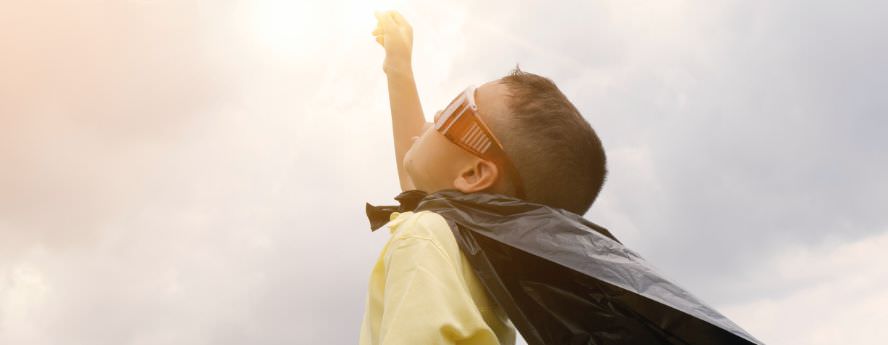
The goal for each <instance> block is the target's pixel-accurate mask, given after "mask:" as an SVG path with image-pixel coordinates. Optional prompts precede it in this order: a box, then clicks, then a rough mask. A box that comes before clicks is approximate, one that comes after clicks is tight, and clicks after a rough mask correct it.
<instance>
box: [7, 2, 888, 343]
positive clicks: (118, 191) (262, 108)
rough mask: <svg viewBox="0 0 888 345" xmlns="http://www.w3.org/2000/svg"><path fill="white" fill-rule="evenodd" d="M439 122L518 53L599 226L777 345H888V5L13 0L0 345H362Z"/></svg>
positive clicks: (517, 60) (9, 12) (506, 69)
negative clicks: (402, 60)
mask: <svg viewBox="0 0 888 345" xmlns="http://www.w3.org/2000/svg"><path fill="white" fill-rule="evenodd" d="M385 9H396V10H398V11H400V12H402V13H403V14H404V15H405V16H406V18H407V19H408V20H409V21H410V23H411V24H412V25H413V27H414V36H415V42H414V43H415V47H414V58H413V61H414V70H415V75H416V78H417V80H416V81H417V85H418V88H419V91H420V96H421V100H422V104H423V107H424V111H425V114H426V118H427V119H429V118H430V117H431V114H434V112H435V111H436V110H438V109H440V108H441V107H443V106H444V105H446V103H447V102H448V101H449V100H450V99H451V98H452V97H453V95H454V94H455V93H458V92H459V91H460V90H462V89H463V88H464V87H465V85H468V84H481V83H484V82H486V81H489V80H494V79H497V78H499V77H502V76H504V75H505V74H506V73H508V72H509V70H511V69H512V68H513V67H515V66H516V65H520V66H521V68H522V69H524V70H525V71H528V72H533V73H537V74H540V75H543V76H546V77H548V78H551V79H552V80H553V81H555V83H556V84H557V85H558V86H559V87H560V88H561V90H562V91H563V92H564V93H565V94H566V95H567V96H568V98H569V99H571V100H572V101H573V103H574V104H575V105H576V106H577V108H578V109H579V110H580V112H581V113H582V114H583V116H584V117H585V118H586V120H588V121H589V123H590V124H591V125H592V126H593V127H594V128H595V129H596V131H597V132H598V134H599V136H600V137H601V139H602V142H603V144H604V146H605V149H606V152H607V155H608V164H609V165H608V167H609V170H610V174H609V177H608V180H607V182H606V184H605V186H604V189H603V191H602V194H601V195H600V196H599V198H598V200H597V201H596V203H595V205H593V207H592V209H591V210H590V212H589V213H587V214H586V215H584V216H585V217H586V218H587V219H589V220H591V221H593V222H595V223H597V224H600V225H603V226H605V227H607V228H609V229H610V230H611V231H612V232H613V233H614V234H615V235H616V236H617V237H618V238H620V239H621V240H622V241H623V242H624V243H625V244H626V245H627V246H628V247H629V248H631V249H633V250H634V251H636V252H638V253H639V254H641V255H642V256H643V257H645V258H646V259H647V260H648V261H649V262H651V263H652V264H653V265H654V266H656V267H657V268H659V269H660V270H661V271H662V272H663V273H664V274H665V275H666V276H667V277H670V278H671V279H672V280H673V281H675V282H676V283H678V284H679V285H680V286H683V287H684V288H686V289H687V290H689V291H690V292H692V293H694V294H695V295H696V296H697V297H699V298H700V299H702V300H704V301H706V302H707V303H709V304H710V305H712V306H713V307H715V308H716V309H717V310H719V311H721V312H722V313H723V314H725V315H726V316H728V317H729V318H731V319H732V320H733V321H735V322H736V323H737V324H738V325H740V326H741V327H743V328H744V329H746V330H747V331H748V332H749V333H751V334H752V335H754V336H755V337H756V338H758V339H760V340H762V341H764V342H766V343H768V344H837V343H841V344H875V343H880V342H882V341H883V340H884V339H885V338H886V337H888V330H886V329H885V327H884V325H885V324H886V323H888V271H886V270H885V269H883V268H882V267H881V265H880V264H879V262H882V263H884V262H888V251H885V250H884V248H886V247H888V217H886V215H885V211H884V209H885V205H888V178H886V177H888V160H886V159H885V152H888V137H885V136H884V135H883V134H882V132H883V131H884V130H885V129H886V128H888V117H886V116H885V115H886V114H888V98H886V97H885V96H884V95H885V94H886V92H888V67H886V66H885V64H884V61H888V56H886V55H888V43H886V42H888V37H886V36H888V28H886V27H885V24H883V20H882V19H883V18H884V15H885V14H886V13H888V12H886V10H888V5H886V4H884V3H883V2H877V1H866V0H855V1H848V2H842V3H841V4H839V3H835V2H827V1H788V0H772V1H740V0H736V1H692V0H686V1H681V0H659V1H641V0H635V1H625V0H624V1H562V2H558V3H552V2H543V1H538V2H534V1H501V0H495V1H484V2H477V1H467V0H465V1H449V2H446V3H445V2H436V1H430V0H420V1H408V0H402V1H399V0H391V1H383V0H380V1H359V0H354V1H350V0H331V1H324V2H320V1H318V2H299V1H295V2H294V1H282V0H280V1H278V0H255V1H234V0H230V1H213V2H210V1H193V0H177V1H173V0H131V1H99V0H81V1H76V0H67V1H65V0H56V1H47V0H28V1H25V0H7V1H3V2H0V76H2V77H0V344H34V345H54V344H74V345H77V344H91V345H92V344H96V345H101V344H139V345H141V344H146V345H148V344H151V345H153V344H245V343H250V344H314V343H319V344H352V343H356V342H357V338H358V333H359V330H360V323H361V318H362V315H363V310H364V299H365V297H366V292H367V283H368V279H369V273H370V269H371V267H372V265H373V264H374V262H375V261H376V259H377V256H378V255H379V252H380V250H381V249H382V246H383V245H384V244H385V242H386V240H387V237H388V235H387V234H386V233H384V232H378V233H371V232H370V231H369V224H368V222H367V219H366V217H365V215H364V203H365V202H370V203H372V204H377V205H378V204H392V203H395V201H394V200H393V199H392V198H393V197H394V196H395V195H397V194H398V193H399V192H400V190H399V185H398V180H397V170H396V166H395V158H394V146H393V141H392V137H391V122H390V121H391V120H390V117H389V116H390V115H389V109H388V98H387V90H386V83H385V76H384V74H383V71H382V60H383V51H382V49H381V48H380V47H379V46H378V45H377V44H376V42H375V41H374V39H373V36H372V35H371V32H372V30H373V28H374V27H375V25H376V23H375V19H374V17H373V11H374V10H385Z"/></svg>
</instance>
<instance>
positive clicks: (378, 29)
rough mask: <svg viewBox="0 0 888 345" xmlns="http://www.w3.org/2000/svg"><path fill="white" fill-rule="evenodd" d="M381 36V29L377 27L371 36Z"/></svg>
mask: <svg viewBox="0 0 888 345" xmlns="http://www.w3.org/2000/svg"><path fill="white" fill-rule="evenodd" d="M382 34H383V31H382V28H381V27H379V26H377V27H376V29H373V36H378V35H382Z"/></svg>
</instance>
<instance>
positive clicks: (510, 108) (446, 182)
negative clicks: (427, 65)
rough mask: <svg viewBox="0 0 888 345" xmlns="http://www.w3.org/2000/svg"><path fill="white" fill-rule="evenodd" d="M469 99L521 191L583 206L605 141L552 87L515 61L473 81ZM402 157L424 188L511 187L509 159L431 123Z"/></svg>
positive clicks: (601, 165)
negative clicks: (498, 74) (464, 144)
mask: <svg viewBox="0 0 888 345" xmlns="http://www.w3.org/2000/svg"><path fill="white" fill-rule="evenodd" d="M475 102H476V104H477V105H478V110H477V114H478V115H479V116H480V117H481V119H482V121H483V122H485V123H486V124H487V126H489V127H490V130H491V131H492V132H493V135H494V136H496V137H497V138H498V139H499V141H500V142H501V143H502V146H503V149H504V151H505V153H506V155H507V156H508V158H509V159H510V160H511V162H512V163H513V164H514V166H515V168H516V169H517V170H518V174H519V175H520V178H521V180H522V182H523V185H524V192H525V194H526V198H525V199H526V200H527V201H531V202H536V203H541V204H546V205H549V206H552V207H558V208H563V209H566V210H568V211H571V212H574V213H577V214H584V213H586V211H587V210H588V209H589V207H590V206H591V205H592V202H593V201H594V200H595V198H596V197H597V196H598V193H599V191H600V190H601V186H602V185H603V184H604V178H605V175H606V173H607V170H606V168H605V154H604V149H603V148H602V146H601V141H600V140H599V139H598V136H597V135H596V134H595V131H594V130H593V129H592V127H591V126H590V125H589V123H588V122H586V120H585V119H583V117H582V116H581V115H580V113H579V111H577V109H576V107H574V106H573V104H571V102H570V101H569V100H568V99H567V97H565V96H564V94H563V93H561V91H560V90H558V87H557V86H555V84H554V83H553V82H552V81H551V80H549V79H547V78H544V77H541V76H538V75H536V74H532V73H527V72H524V71H521V70H520V69H518V68H516V69H515V70H514V71H512V73H511V74H509V75H507V76H505V77H503V78H501V79H498V80H494V81H491V82H488V83H486V84H484V85H481V86H480V87H478V89H477V91H476V93H475ZM439 115H440V111H439V112H438V113H436V115H435V118H436V119H437V117H438V116H439ZM402 164H404V168H405V170H406V171H407V173H408V175H410V178H411V180H412V181H413V183H414V186H415V188H416V189H420V190H423V191H426V192H429V193H431V192H435V191H438V190H442V189H458V190H460V191H462V192H464V193H473V192H481V191H483V192H490V193H499V194H506V195H511V196H515V195H516V194H515V184H514V182H513V181H511V177H510V175H509V174H508V172H507V171H504V170H505V169H508V167H505V166H502V164H499V165H498V164H497V163H495V162H492V161H489V160H485V159H483V158H480V157H478V156H475V155H473V154H472V153H470V152H469V151H467V150H465V149H463V148H461V147H459V146H458V145H457V144H455V143H454V142H452V141H450V140H449V139H448V138H446V137H445V136H444V135H443V134H441V133H440V132H438V131H437V130H435V128H434V126H433V125H431V124H430V125H428V126H427V128H425V130H424V131H423V133H422V135H421V136H419V137H415V138H414V142H413V145H412V146H411V147H410V150H409V151H407V153H406V154H405V156H404V161H403V162H402Z"/></svg>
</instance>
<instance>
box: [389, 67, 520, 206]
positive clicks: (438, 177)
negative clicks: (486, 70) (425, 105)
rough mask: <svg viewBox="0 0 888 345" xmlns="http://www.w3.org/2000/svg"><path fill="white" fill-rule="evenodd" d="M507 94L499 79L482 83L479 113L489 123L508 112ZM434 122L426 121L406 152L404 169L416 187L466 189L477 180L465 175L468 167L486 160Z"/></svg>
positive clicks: (425, 188)
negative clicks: (461, 144) (451, 138)
mask: <svg viewBox="0 0 888 345" xmlns="http://www.w3.org/2000/svg"><path fill="white" fill-rule="evenodd" d="M507 95H508V88H507V87H506V86H505V85H503V84H501V83H500V82H499V81H498V80H497V81H492V82H488V83H486V84H484V85H481V86H480V87H478V89H477V93H476V94H475V102H476V103H477V104H478V109H479V115H480V116H481V118H482V120H484V121H485V122H487V124H488V125H491V126H492V124H491V122H495V120H498V119H502V118H503V117H504V116H506V115H507V114H508V108H507V106H506V102H505V100H506V99H505V97H506V96H507ZM445 106H446V104H445ZM439 114H440V111H438V112H436V113H435V119H437V117H438V116H439ZM433 123H434V119H433V121H432V123H426V126H425V129H424V130H423V132H422V134H421V135H420V136H418V137H413V145H412V146H410V149H409V150H408V151H407V153H406V154H405V155H404V161H403V162H402V164H404V169H405V170H406V171H407V174H408V175H409V176H410V179H411V181H413V185H414V187H415V188H416V189H419V190H423V191H426V192H428V193H433V192H436V191H439V190H442V189H454V188H455V189H461V190H462V189H464V188H465V187H466V183H473V181H474V180H473V179H471V178H469V179H465V176H466V174H467V173H466V171H467V170H468V169H471V167H473V166H477V163H478V162H479V161H483V160H482V159H481V158H479V157H477V156H474V155H472V154H471V153H469V152H468V151H466V150H464V149H462V148H461V147H459V146H457V145H456V144H454V143H453V142H451V141H450V140H448V139H447V138H446V137H444V135H443V134H441V133H439V132H438V131H437V130H435V128H434V125H433ZM494 135H496V133H494ZM481 173H484V172H481ZM494 174H496V173H494ZM461 176H463V180H462V181H461V183H459V184H458V183H456V182H457V179H459V178H460V177H461ZM493 180H499V178H498V176H494V178H493ZM467 181H468V182H467ZM478 183H484V181H483V180H481V181H479V182H478ZM481 189H483V188H481ZM464 191H465V190H464Z"/></svg>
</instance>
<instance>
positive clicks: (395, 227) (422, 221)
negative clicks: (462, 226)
mask: <svg viewBox="0 0 888 345" xmlns="http://www.w3.org/2000/svg"><path fill="white" fill-rule="evenodd" d="M389 219H390V221H389V222H388V223H387V224H386V226H387V227H388V228H389V231H390V232H391V234H392V238H393V239H395V238H404V237H421V238H428V237H432V238H437V237H440V236H441V234H449V235H450V238H453V234H452V232H451V230H450V226H449V225H448V224H447V220H445V219H444V217H442V216H441V215H440V214H437V213H435V212H432V211H419V212H413V211H407V212H392V214H391V216H389Z"/></svg>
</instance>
